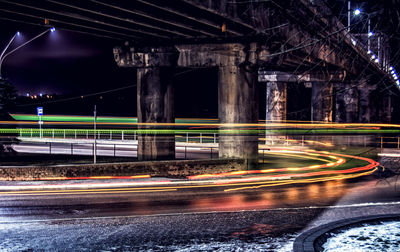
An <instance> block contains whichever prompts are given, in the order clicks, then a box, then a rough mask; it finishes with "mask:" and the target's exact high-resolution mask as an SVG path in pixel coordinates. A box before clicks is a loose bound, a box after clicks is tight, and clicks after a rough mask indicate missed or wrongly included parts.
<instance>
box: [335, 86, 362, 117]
mask: <svg viewBox="0 0 400 252" xmlns="http://www.w3.org/2000/svg"><path fill="white" fill-rule="evenodd" d="M334 89H335V95H336V115H335V122H339V123H356V122H358V110H359V104H358V90H357V87H356V86H353V85H351V84H350V83H336V84H335V85H334Z"/></svg>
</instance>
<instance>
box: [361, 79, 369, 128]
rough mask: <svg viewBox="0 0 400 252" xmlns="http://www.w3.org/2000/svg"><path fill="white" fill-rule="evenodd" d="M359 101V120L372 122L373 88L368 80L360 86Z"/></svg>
mask: <svg viewBox="0 0 400 252" xmlns="http://www.w3.org/2000/svg"><path fill="white" fill-rule="evenodd" d="M358 102H359V118H358V119H359V122H360V123H370V122H371V119H372V118H371V113H372V111H371V105H372V104H371V89H370V88H369V86H368V85H367V83H366V82H364V81H363V83H361V84H360V85H359V86H358Z"/></svg>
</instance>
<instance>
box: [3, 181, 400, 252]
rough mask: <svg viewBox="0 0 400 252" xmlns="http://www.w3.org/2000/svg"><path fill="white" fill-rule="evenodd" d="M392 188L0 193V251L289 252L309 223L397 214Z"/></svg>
mask: <svg viewBox="0 0 400 252" xmlns="http://www.w3.org/2000/svg"><path fill="white" fill-rule="evenodd" d="M86 182H88V181H86ZM89 182H92V183H95V182H93V181H89ZM394 183H395V180H394V178H392V179H389V180H377V179H375V178H371V177H370V178H369V179H358V180H353V181H343V180H338V181H329V182H324V183H314V184H304V185H296V186H295V185H291V186H281V187H273V188H264V189H257V190H249V191H238V192H229V193H227V192H222V191H221V190H220V189H218V188H201V189H193V188H192V189H183V190H177V191H173V192H151V193H150V192H147V193H143V192H129V191H126V190H125V191H124V189H126V188H116V190H114V191H112V192H110V191H108V192H107V193H105V192H104V191H101V189H100V190H92V191H85V190H83V191H76V192H75V193H74V194H66V193H65V192H62V191H60V192H58V193H57V192H43V191H37V192H35V194H33V195H32V194H31V195H21V194H16V195H0V237H2V239H1V240H0V250H1V251H21V250H29V249H31V250H33V251H40V250H44V251H99V250H102V251H143V250H152V251H175V250H179V251H199V250H200V251H213V250H217V251H232V250H235V251H242V250H263V251H290V249H291V242H292V241H293V240H294V238H295V237H296V235H297V234H298V233H299V232H300V231H301V230H304V229H308V228H311V227H313V226H315V225H318V224H322V223H326V222H329V221H333V220H337V219H342V218H351V217H354V216H359V215H366V214H384V213H399V212H400V207H399V206H400V192H399V191H398V190H397V189H396V188H395V187H394ZM2 185H7V183H6V182H3V183H2Z"/></svg>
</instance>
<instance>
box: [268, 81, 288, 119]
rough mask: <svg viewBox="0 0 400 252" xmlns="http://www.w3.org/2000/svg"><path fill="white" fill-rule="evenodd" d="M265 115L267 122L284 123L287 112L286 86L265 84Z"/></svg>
mask: <svg viewBox="0 0 400 252" xmlns="http://www.w3.org/2000/svg"><path fill="white" fill-rule="evenodd" d="M266 88H267V92H266V93H267V97H266V115H265V120H267V122H268V121H278V122H281V121H285V120H286V112H287V111H286V110H287V108H286V107H287V100H286V99H287V84H286V83H283V82H267V87H266Z"/></svg>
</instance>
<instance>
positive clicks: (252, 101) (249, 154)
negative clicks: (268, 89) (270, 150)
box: [218, 64, 258, 165]
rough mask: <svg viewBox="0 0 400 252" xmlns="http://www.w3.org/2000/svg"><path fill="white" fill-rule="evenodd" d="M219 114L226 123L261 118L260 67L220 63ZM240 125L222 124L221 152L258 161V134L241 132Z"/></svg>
mask: <svg viewBox="0 0 400 252" xmlns="http://www.w3.org/2000/svg"><path fill="white" fill-rule="evenodd" d="M218 117H219V120H220V123H225V124H242V123H257V122H258V97H257V68H256V67H254V66H252V65H251V64H241V65H239V66H223V67H219V72H218ZM247 128H248V127H247ZM238 129H239V128H236V127H229V125H227V127H222V128H221V130H222V131H221V134H220V140H219V156H220V157H240V158H246V159H248V160H249V164H250V165H255V162H256V161H257V155H258V135H254V134H248V133H246V132H245V133H242V132H240V133H239V132H237V131H236V130H238ZM225 130H226V131H225Z"/></svg>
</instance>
